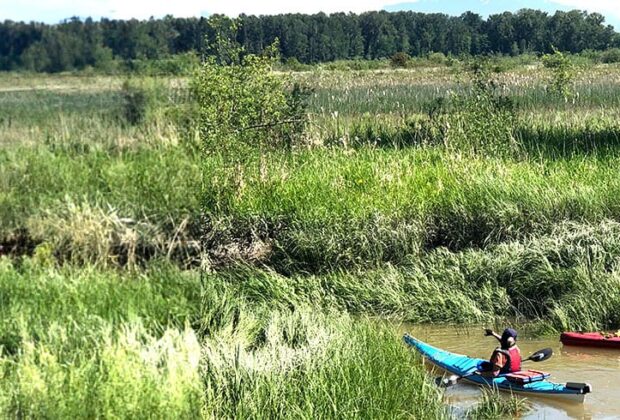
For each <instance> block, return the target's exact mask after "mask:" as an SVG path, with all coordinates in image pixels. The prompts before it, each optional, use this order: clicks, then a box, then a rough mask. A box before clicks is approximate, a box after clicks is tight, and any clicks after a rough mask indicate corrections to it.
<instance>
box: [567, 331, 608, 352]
mask: <svg viewBox="0 0 620 420" xmlns="http://www.w3.org/2000/svg"><path fill="white" fill-rule="evenodd" d="M560 341H561V342H562V343H563V344H564V345H567V346H590V347H604V348H608V349H609V348H612V349H620V337H617V336H614V335H613V334H603V333H595V332H590V333H577V332H565V333H562V335H561V336H560Z"/></svg>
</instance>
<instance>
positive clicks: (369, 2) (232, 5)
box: [0, 0, 620, 29]
mask: <svg viewBox="0 0 620 420" xmlns="http://www.w3.org/2000/svg"><path fill="white" fill-rule="evenodd" d="M405 1H407V0H405ZM524 7H529V8H533V9H541V10H545V11H548V12H550V13H553V12H555V11H556V10H571V9H580V10H587V11H589V12H599V13H601V14H602V15H603V16H605V17H606V21H607V22H608V23H610V24H612V25H614V26H615V27H616V28H618V29H620V0H409V1H408V2H403V0H311V1H308V0H307V1H295V0H266V1H260V0H254V1H252V0H174V1H161V0H0V20H5V19H11V20H24V21H30V20H36V21H44V22H49V23H54V22H58V21H60V20H62V19H65V18H68V17H71V16H80V17H87V16H91V17H93V18H95V19H98V18H101V17H110V18H120V19H128V18H138V19H147V18H149V17H150V16H155V17H161V16H164V15H166V14H171V15H174V16H200V15H207V14H210V13H224V14H227V15H230V16H236V15H238V14H239V13H246V14H275V13H289V12H292V13H316V12H319V11H323V12H326V13H332V12H356V13H360V12H364V11H368V10H382V9H383V10H391V11H394V10H416V11H421V12H442V13H448V14H454V15H459V14H461V13H462V12H464V11H466V10H472V11H475V12H477V13H480V14H482V15H484V16H487V15H488V14H492V13H498V12H503V11H506V10H510V11H516V10H518V9H521V8H524Z"/></svg>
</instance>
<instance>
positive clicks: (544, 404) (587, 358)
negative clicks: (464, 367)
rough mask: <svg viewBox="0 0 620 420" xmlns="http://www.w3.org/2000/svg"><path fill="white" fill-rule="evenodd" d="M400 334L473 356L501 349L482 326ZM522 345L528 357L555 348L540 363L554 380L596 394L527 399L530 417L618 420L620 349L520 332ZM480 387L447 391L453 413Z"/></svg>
mask: <svg viewBox="0 0 620 420" xmlns="http://www.w3.org/2000/svg"><path fill="white" fill-rule="evenodd" d="M399 331H400V332H401V333H403V334H404V333H405V332H409V333H410V334H411V335H413V336H415V337H417V338H419V339H421V340H423V341H426V342H428V343H429V344H432V345H434V346H437V347H440V348H443V349H445V350H448V351H452V352H455V353H460V354H466V355H468V356H472V357H480V358H487V357H489V356H490V355H491V352H492V351H493V349H494V348H495V347H496V342H495V340H494V339H493V338H491V337H484V335H483V331H484V330H483V328H482V327H475V326H473V327H471V326H462V325H459V326H445V325H408V324H403V325H400V326H399ZM518 341H519V347H520V348H521V352H522V353H523V354H524V355H529V354H531V353H533V352H535V351H536V350H539V349H542V348H546V347H550V348H552V349H553V351H554V355H553V357H551V358H550V359H549V360H547V361H545V362H542V363H540V364H538V365H536V367H535V369H540V370H543V371H545V372H549V373H551V375H552V376H551V380H553V381H555V382H560V383H565V382H587V383H590V384H591V385H592V389H593V392H592V394H589V395H588V396H587V398H586V401H585V403H584V404H575V403H567V402H563V401H555V400H552V399H545V398H528V403H529V406H530V407H531V410H530V411H529V413H528V414H526V415H525V416H524V417H523V418H525V419H540V418H546V419H556V418H574V419H584V418H585V419H610V418H618V415H619V414H618V413H620V398H618V379H620V351H618V350H608V349H596V348H587V347H573V346H563V345H562V344H561V343H560V341H559V337H534V336H530V335H528V333H527V330H525V331H523V332H522V333H521V336H520V337H519V340H518ZM480 395H481V391H480V389H479V388H478V387H476V386H474V385H469V384H466V383H459V384H457V385H455V386H453V387H450V388H447V389H446V391H445V399H446V402H447V403H448V404H449V405H450V406H451V407H452V410H453V412H454V414H455V415H456V416H457V417H458V416H459V413H464V412H465V411H466V410H467V409H468V408H471V407H472V406H473V405H474V404H476V402H477V401H478V399H479V397H480Z"/></svg>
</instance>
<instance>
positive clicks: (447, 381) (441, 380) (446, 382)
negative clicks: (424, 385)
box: [435, 375, 460, 388]
mask: <svg viewBox="0 0 620 420" xmlns="http://www.w3.org/2000/svg"><path fill="white" fill-rule="evenodd" d="M459 379H460V377H459V376H457V375H451V376H449V377H447V378H445V377H443V376H439V377H437V378H435V384H436V385H437V386H439V387H442V388H447V387H449V386H452V385H456V383H457V382H458V380H459Z"/></svg>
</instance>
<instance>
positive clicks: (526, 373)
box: [502, 370, 551, 385]
mask: <svg viewBox="0 0 620 420" xmlns="http://www.w3.org/2000/svg"><path fill="white" fill-rule="evenodd" d="M502 376H504V377H505V378H506V379H508V380H509V381H510V382H512V383H515V384H519V385H524V384H530V383H532V382H538V381H543V380H545V379H547V378H548V377H550V376H551V374H550V373H546V372H541V371H539V370H520V371H518V372H512V373H507V374H505V375H502Z"/></svg>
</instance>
